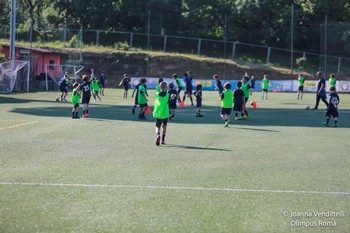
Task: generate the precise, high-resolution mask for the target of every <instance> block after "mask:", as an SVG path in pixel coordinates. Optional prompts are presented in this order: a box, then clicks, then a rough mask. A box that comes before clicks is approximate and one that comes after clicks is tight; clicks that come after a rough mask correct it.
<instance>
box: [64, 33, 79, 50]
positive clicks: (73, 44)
mask: <svg viewBox="0 0 350 233" xmlns="http://www.w3.org/2000/svg"><path fill="white" fill-rule="evenodd" d="M67 46H68V47H69V48H78V46H79V39H78V36H77V35H74V36H72V38H71V39H70V40H69V41H68V43H67Z"/></svg>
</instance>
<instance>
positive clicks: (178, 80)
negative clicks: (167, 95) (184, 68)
mask: <svg viewBox="0 0 350 233" xmlns="http://www.w3.org/2000/svg"><path fill="white" fill-rule="evenodd" d="M172 77H173V79H175V82H176V85H177V94H178V95H179V96H180V92H181V90H182V82H181V80H180V79H179V78H178V77H177V74H173V76H172ZM179 103H181V100H179Z"/></svg>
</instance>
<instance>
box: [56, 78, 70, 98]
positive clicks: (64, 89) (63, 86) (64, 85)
mask: <svg viewBox="0 0 350 233" xmlns="http://www.w3.org/2000/svg"><path fill="white" fill-rule="evenodd" d="M69 84H70V76H69V74H68V72H65V73H64V75H63V77H62V78H61V79H60V81H59V82H58V85H59V86H60V91H61V97H60V101H65V102H67V100H66V97H67V95H68V86H69Z"/></svg>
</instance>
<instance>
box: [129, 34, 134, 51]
mask: <svg viewBox="0 0 350 233" xmlns="http://www.w3.org/2000/svg"><path fill="white" fill-rule="evenodd" d="M133 39H134V33H130V43H129V44H130V48H132V42H133Z"/></svg>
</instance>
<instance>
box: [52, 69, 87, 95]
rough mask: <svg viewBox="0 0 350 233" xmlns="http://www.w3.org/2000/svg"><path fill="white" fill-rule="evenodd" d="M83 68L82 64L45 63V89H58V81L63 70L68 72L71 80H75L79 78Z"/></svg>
mask: <svg viewBox="0 0 350 233" xmlns="http://www.w3.org/2000/svg"><path fill="white" fill-rule="evenodd" d="M83 69H84V66H78V65H58V64H45V84H46V91H49V90H51V91H52V90H56V89H58V87H59V84H58V83H59V81H60V79H61V78H62V77H63V75H64V73H65V72H68V74H69V76H70V78H71V81H77V79H79V78H80V75H79V73H80V72H81V71H82V70H83Z"/></svg>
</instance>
